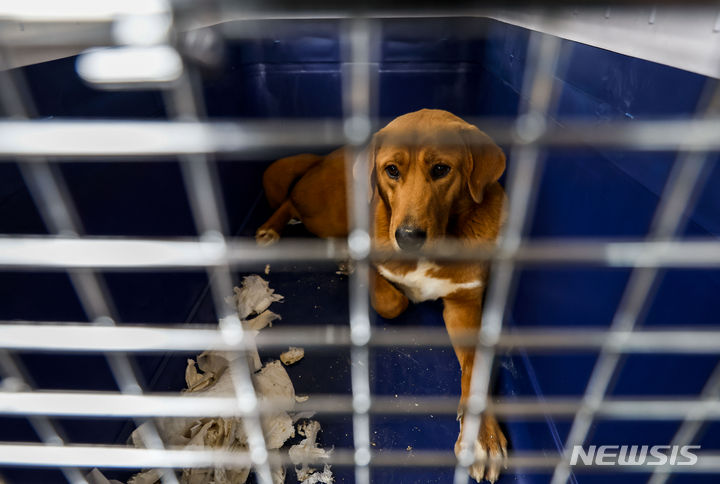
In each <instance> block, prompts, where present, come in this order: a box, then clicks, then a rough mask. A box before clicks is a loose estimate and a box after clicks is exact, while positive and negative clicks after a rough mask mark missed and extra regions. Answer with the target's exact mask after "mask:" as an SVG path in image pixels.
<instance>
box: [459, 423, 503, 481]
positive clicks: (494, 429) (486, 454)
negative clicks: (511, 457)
mask: <svg viewBox="0 0 720 484" xmlns="http://www.w3.org/2000/svg"><path fill="white" fill-rule="evenodd" d="M466 445H467V444H465V443H464V442H463V425H462V421H461V424H460V435H458V439H457V442H455V455H456V456H457V457H458V459H459V460H461V461H462V460H464V455H463V454H465V451H466V449H467V447H466ZM470 445H471V446H472V448H471V449H468V450H469V451H470V452H472V456H473V458H474V462H473V464H471V465H470V467H469V469H468V470H469V472H470V477H472V478H473V479H475V480H476V481H477V482H482V480H483V479H487V480H488V481H490V482H495V481H497V480H498V477H500V469H501V468H502V467H505V462H506V460H507V439H506V438H505V435H504V434H503V432H502V430H500V426H499V425H498V423H497V420H495V417H493V416H491V415H483V416H482V422H481V425H480V432H479V433H478V435H477V438H476V439H474V440H473V441H472V444H470Z"/></svg>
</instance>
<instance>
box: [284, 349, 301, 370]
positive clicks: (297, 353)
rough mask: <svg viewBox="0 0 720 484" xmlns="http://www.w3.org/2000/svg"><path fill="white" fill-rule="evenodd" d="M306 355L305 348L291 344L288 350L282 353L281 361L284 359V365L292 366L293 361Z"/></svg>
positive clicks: (295, 361)
mask: <svg viewBox="0 0 720 484" xmlns="http://www.w3.org/2000/svg"><path fill="white" fill-rule="evenodd" d="M304 356H305V350H304V349H302V348H298V347H296V346H291V347H290V348H288V350H287V351H286V352H284V353H283V354H281V355H280V361H282V362H283V364H284V365H286V366H290V365H292V364H293V363H297V362H298V361H300V360H302V359H303V357H304Z"/></svg>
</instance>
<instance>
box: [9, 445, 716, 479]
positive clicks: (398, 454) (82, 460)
mask: <svg viewBox="0 0 720 484" xmlns="http://www.w3.org/2000/svg"><path fill="white" fill-rule="evenodd" d="M696 455H697V458H698V461H697V463H696V464H695V465H691V466H689V465H682V466H672V469H673V472H682V473H690V474H692V473H699V474H703V473H710V472H718V471H720V454H718V453H716V452H697V453H696ZM271 460H272V461H273V462H274V463H277V464H291V461H290V460H289V458H288V457H287V456H286V455H285V454H283V453H280V452H273V453H271ZM353 460H354V459H353V452H351V451H349V450H346V449H335V451H334V452H333V454H332V455H331V456H330V457H329V458H328V459H327V460H323V462H327V463H330V464H334V465H337V466H349V465H352V462H353ZM558 460H559V459H558V457H556V456H548V455H547V454H546V453H544V452H517V453H513V454H512V455H510V457H509V459H508V462H507V464H508V468H510V469H513V470H515V469H517V470H522V471H530V470H538V471H543V470H548V469H552V468H553V467H554V466H555V465H556V464H557V462H558ZM454 461H455V457H454V456H453V455H452V453H450V452H447V451H423V450H416V451H413V452H412V453H409V452H406V451H404V450H385V451H382V452H375V453H374V454H373V456H372V464H371V465H372V466H373V467H400V468H408V467H416V468H417V467H419V468H431V467H432V468H441V467H449V466H452V465H453V463H454ZM249 463H250V456H249V455H248V453H247V452H228V451H221V450H214V451H208V450H154V449H133V448H128V447H119V446H92V445H78V446H68V447H57V446H39V445H27V444H0V465H8V464H10V465H12V464H15V465H18V464H19V465H26V466H62V465H74V466H79V467H103V468H118V469H141V468H153V469H156V468H202V467H225V468H229V469H233V468H243V467H247V466H248V465H249ZM655 467H656V466H653V465H652V464H651V463H649V462H646V463H644V464H641V465H637V466H626V467H625V468H624V470H625V471H628V472H639V473H647V472H651V471H652V470H654V468H655ZM669 467H671V466H666V467H662V468H661V471H664V472H669ZM576 469H577V470H578V471H583V472H602V471H605V472H613V471H616V468H615V467H614V466H607V465H602V466H599V465H597V464H592V465H578V466H577V467H576Z"/></svg>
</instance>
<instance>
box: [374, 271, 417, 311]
mask: <svg viewBox="0 0 720 484" xmlns="http://www.w3.org/2000/svg"><path fill="white" fill-rule="evenodd" d="M370 271H371V273H370V301H371V302H372V307H373V308H374V309H375V311H377V313H378V314H379V315H380V316H382V317H383V318H387V319H392V318H397V317H398V316H400V314H402V312H403V311H405V310H406V309H407V307H408V304H410V301H408V298H407V297H405V294H403V293H402V292H400V290H399V289H398V288H397V287H395V286H393V285H392V284H390V282H389V281H388V280H387V279H385V278H384V277H383V276H381V275H380V274H379V273H378V271H377V270H376V269H375V268H374V267H373V268H371V269H370Z"/></svg>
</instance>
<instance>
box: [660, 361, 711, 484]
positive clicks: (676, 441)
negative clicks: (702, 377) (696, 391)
mask: <svg viewBox="0 0 720 484" xmlns="http://www.w3.org/2000/svg"><path fill="white" fill-rule="evenodd" d="M700 396H701V398H702V399H704V400H716V401H717V399H718V397H720V364H718V366H716V367H715V370H713V372H712V374H711V375H710V377H709V378H708V380H707V383H706V384H705V387H704V388H703V390H702V393H701V395H700ZM706 423H707V415H706V414H705V413H703V412H702V410H700V409H699V410H698V411H697V412H689V413H688V414H687V416H686V417H685V420H683V423H682V424H681V425H680V428H678V430H677V432H675V436H674V437H673V439H672V440H671V441H670V444H671V445H678V446H682V445H690V444H692V443H693V442H694V440H695V439H696V438H697V437H698V435H699V433H700V429H701V428H702V427H703V425H705V424H706ZM669 477H670V473H668V472H661V470H660V469H656V470H655V472H653V474H652V475H651V476H650V479H649V480H648V484H665V483H666V482H667V481H668V479H669Z"/></svg>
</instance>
